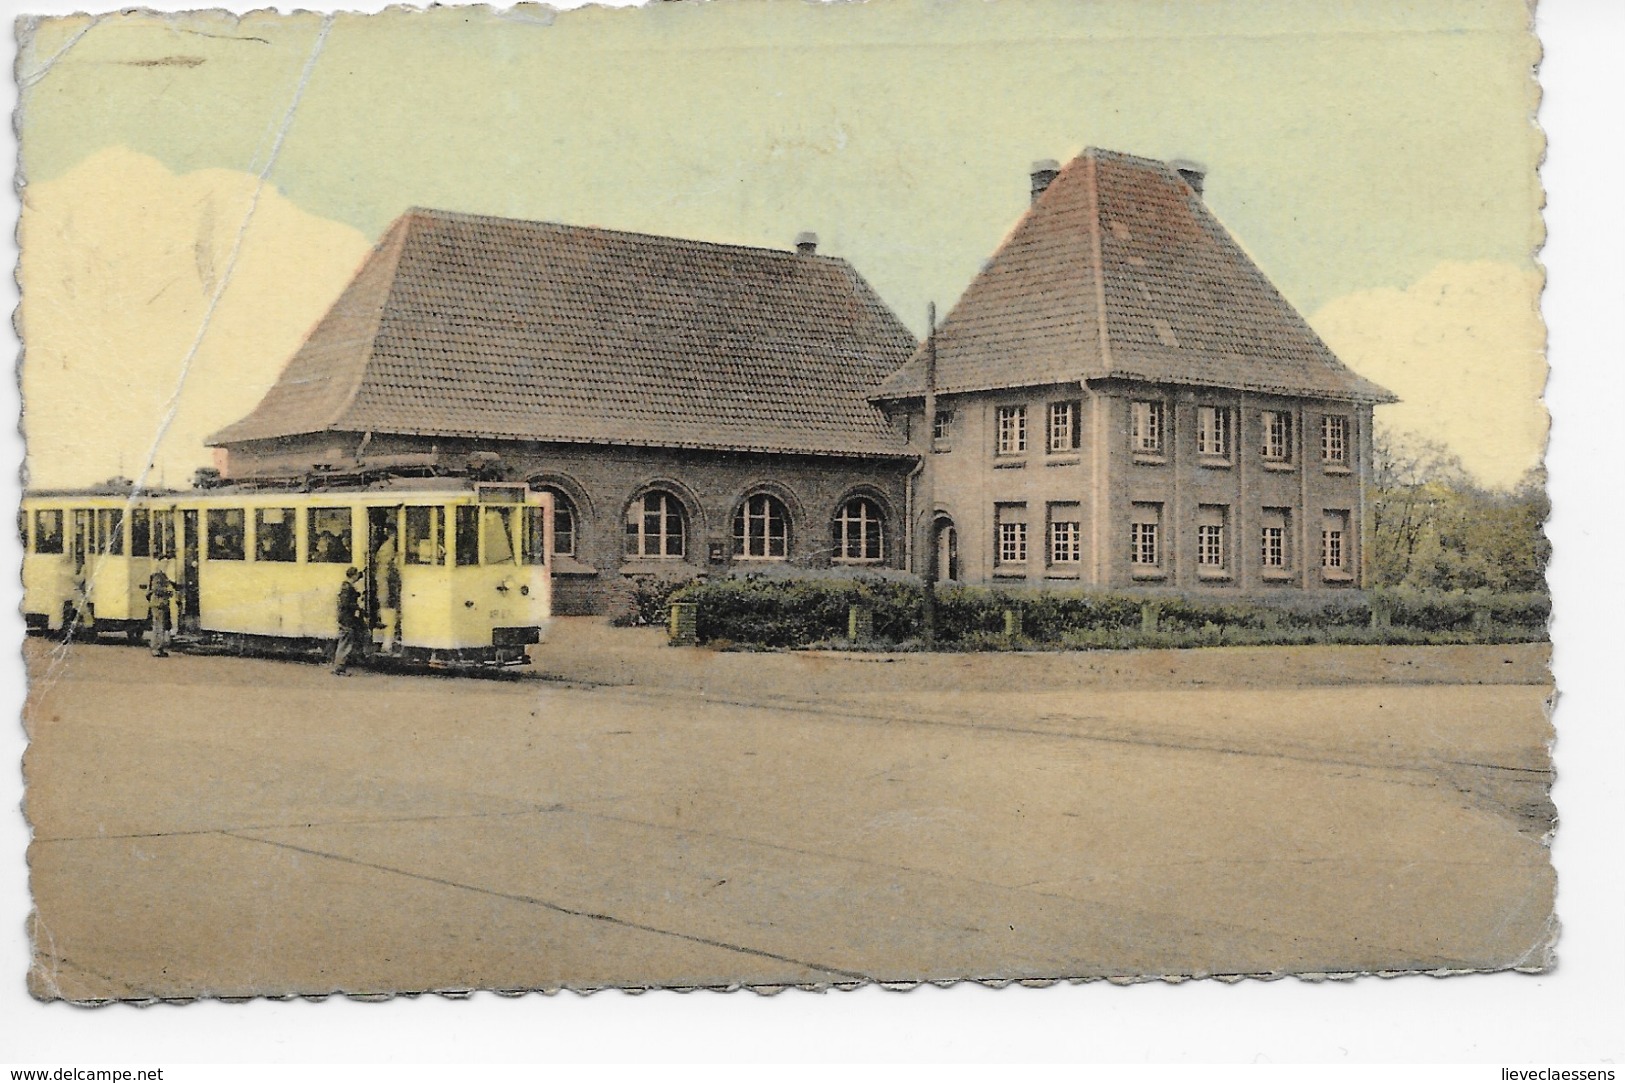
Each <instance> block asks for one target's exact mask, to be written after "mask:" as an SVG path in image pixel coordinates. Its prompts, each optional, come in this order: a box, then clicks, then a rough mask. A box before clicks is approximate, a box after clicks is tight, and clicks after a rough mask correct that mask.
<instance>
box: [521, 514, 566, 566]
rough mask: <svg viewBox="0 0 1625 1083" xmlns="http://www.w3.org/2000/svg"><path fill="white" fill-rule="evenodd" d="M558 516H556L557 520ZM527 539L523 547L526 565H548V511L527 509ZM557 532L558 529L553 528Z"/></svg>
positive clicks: (525, 523) (525, 520)
mask: <svg viewBox="0 0 1625 1083" xmlns="http://www.w3.org/2000/svg"><path fill="white" fill-rule="evenodd" d="M556 519H557V515H556V514H555V520H556ZM524 527H525V538H524V543H525V544H524V545H523V547H522V551H523V558H522V559H523V560H524V562H525V563H526V564H531V565H536V564H546V563H547V509H546V508H539V507H535V506H534V505H532V506H527V507H526V508H525V519H524ZM553 529H554V531H555V537H556V536H557V534H556V531H557V530H558V527H556V526H555V527H554V528H553Z"/></svg>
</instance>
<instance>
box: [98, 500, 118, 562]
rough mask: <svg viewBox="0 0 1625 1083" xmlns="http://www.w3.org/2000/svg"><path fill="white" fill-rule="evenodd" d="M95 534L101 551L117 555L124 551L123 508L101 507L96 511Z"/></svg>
mask: <svg viewBox="0 0 1625 1083" xmlns="http://www.w3.org/2000/svg"><path fill="white" fill-rule="evenodd" d="M96 535H97V537H98V538H99V539H100V542H101V544H100V546H99V549H100V551H101V552H103V553H112V554H113V555H114V556H119V555H121V554H123V552H124V509H123V508H102V509H100V510H99V511H97V512H96Z"/></svg>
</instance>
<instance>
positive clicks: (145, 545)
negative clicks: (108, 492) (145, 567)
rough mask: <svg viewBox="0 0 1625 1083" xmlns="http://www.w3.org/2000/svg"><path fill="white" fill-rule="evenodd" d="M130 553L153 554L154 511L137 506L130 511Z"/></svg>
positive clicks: (136, 555)
mask: <svg viewBox="0 0 1625 1083" xmlns="http://www.w3.org/2000/svg"><path fill="white" fill-rule="evenodd" d="M130 555H131V556H132V557H150V556H151V555H152V512H150V511H148V510H147V509H146V508H136V509H135V510H134V511H133V512H131V513H130Z"/></svg>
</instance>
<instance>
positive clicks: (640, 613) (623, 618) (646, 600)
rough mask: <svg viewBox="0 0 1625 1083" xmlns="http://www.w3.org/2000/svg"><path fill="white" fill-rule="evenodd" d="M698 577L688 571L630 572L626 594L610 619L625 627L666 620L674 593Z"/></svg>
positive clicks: (659, 623)
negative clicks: (645, 573) (646, 573)
mask: <svg viewBox="0 0 1625 1083" xmlns="http://www.w3.org/2000/svg"><path fill="white" fill-rule="evenodd" d="M697 578H698V577H697V576H694V575H690V574H686V573H685V574H679V575H633V576H628V577H627V579H628V580H629V582H628V583H627V588H626V591H625V594H624V596H623V597H622V599H621V601H620V604H619V605H617V606H615V607H614V609H613V611H612V613H611V615H610V623H611V624H614V625H616V626H617V627H621V628H628V627H634V626H645V625H662V624H665V623H666V617H667V614H668V613H669V612H670V610H671V599H672V596H673V595H674V594H676V593H677V592H678V591H680V590H683V589H684V588H685V587H687V586H689V585H690V584H692V583H694V582H695V581H696V579H697Z"/></svg>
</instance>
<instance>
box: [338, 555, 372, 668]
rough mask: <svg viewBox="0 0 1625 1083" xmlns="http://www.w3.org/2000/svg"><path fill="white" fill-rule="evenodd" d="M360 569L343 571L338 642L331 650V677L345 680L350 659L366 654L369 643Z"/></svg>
mask: <svg viewBox="0 0 1625 1083" xmlns="http://www.w3.org/2000/svg"><path fill="white" fill-rule="evenodd" d="M360 582H361V569H360V568H346V569H344V582H343V583H341V584H339V594H338V621H339V638H338V642H337V643H336V644H334V646H333V675H334V676H337V677H342V676H344V675H345V674H346V673H347V672H348V671H349V668H350V655H351V654H353V653H355V651H357V650H363V651H364V650H365V644H367V643H369V642H370V641H371V640H372V626H371V622H370V621H368V620H367V609H366V606H365V605H363V604H362V601H361V588H360V587H359V585H358V584H359V583H360Z"/></svg>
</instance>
